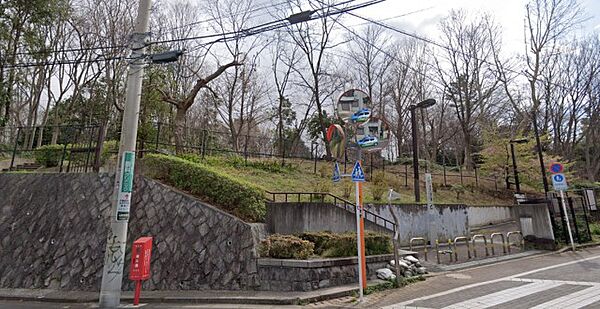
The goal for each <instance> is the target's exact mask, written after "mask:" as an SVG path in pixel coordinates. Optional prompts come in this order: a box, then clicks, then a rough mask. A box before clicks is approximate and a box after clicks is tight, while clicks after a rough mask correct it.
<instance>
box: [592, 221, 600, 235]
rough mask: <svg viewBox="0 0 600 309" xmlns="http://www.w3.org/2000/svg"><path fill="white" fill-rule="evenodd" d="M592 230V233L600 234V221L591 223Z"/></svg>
mask: <svg viewBox="0 0 600 309" xmlns="http://www.w3.org/2000/svg"><path fill="white" fill-rule="evenodd" d="M590 232H592V235H600V223H590Z"/></svg>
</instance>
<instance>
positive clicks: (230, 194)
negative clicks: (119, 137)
mask: <svg viewBox="0 0 600 309" xmlns="http://www.w3.org/2000/svg"><path fill="white" fill-rule="evenodd" d="M142 162H143V164H144V167H145V169H146V172H147V175H148V176H150V177H152V178H155V179H158V180H161V181H163V182H165V183H167V184H169V185H172V186H174V187H176V188H178V189H180V190H184V191H187V192H190V193H192V194H194V195H198V196H201V197H203V198H205V199H208V201H209V202H210V203H213V204H215V205H216V206H218V207H219V208H221V209H224V210H225V211H227V212H229V213H232V214H234V215H236V216H238V217H240V218H241V219H243V220H246V221H251V222H261V221H263V220H264V216H265V213H266V207H265V197H264V193H263V192H264V190H262V189H261V188H259V187H257V186H255V185H253V184H250V183H248V182H246V181H244V180H241V179H237V178H234V177H232V176H230V175H227V174H223V173H221V172H220V171H217V170H215V169H213V168H211V167H210V166H207V165H205V164H202V163H199V162H191V161H188V160H185V159H182V158H178V157H174V156H166V155H158V154H149V155H146V156H145V157H144V159H143V161H142Z"/></svg>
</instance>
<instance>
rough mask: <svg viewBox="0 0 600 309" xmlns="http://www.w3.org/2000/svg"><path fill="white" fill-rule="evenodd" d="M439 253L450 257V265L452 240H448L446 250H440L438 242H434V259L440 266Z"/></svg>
mask: <svg viewBox="0 0 600 309" xmlns="http://www.w3.org/2000/svg"><path fill="white" fill-rule="evenodd" d="M440 253H441V254H449V255H450V263H452V262H453V261H452V240H450V239H448V250H440V241H439V240H438V239H436V240H435V257H436V258H437V263H438V264H440Z"/></svg>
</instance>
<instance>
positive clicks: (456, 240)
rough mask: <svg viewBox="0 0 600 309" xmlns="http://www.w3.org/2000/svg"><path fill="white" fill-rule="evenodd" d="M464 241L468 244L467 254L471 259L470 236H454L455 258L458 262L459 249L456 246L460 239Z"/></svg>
mask: <svg viewBox="0 0 600 309" xmlns="http://www.w3.org/2000/svg"><path fill="white" fill-rule="evenodd" d="M461 240H462V241H464V242H465V245H467V255H468V257H469V260H470V259H471V245H470V244H469V238H467V237H464V236H459V237H456V238H454V260H456V261H457V262H458V250H457V248H456V244H457V243H458V242H459V241H461Z"/></svg>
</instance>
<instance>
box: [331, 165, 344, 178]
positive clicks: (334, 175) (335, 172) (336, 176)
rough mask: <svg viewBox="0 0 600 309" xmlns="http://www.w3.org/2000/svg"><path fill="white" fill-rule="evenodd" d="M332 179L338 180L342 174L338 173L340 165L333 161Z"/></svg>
mask: <svg viewBox="0 0 600 309" xmlns="http://www.w3.org/2000/svg"><path fill="white" fill-rule="evenodd" d="M332 180H333V182H338V181H340V180H342V176H341V175H340V166H339V165H338V163H337V162H335V165H334V166H333V177H332Z"/></svg>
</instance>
